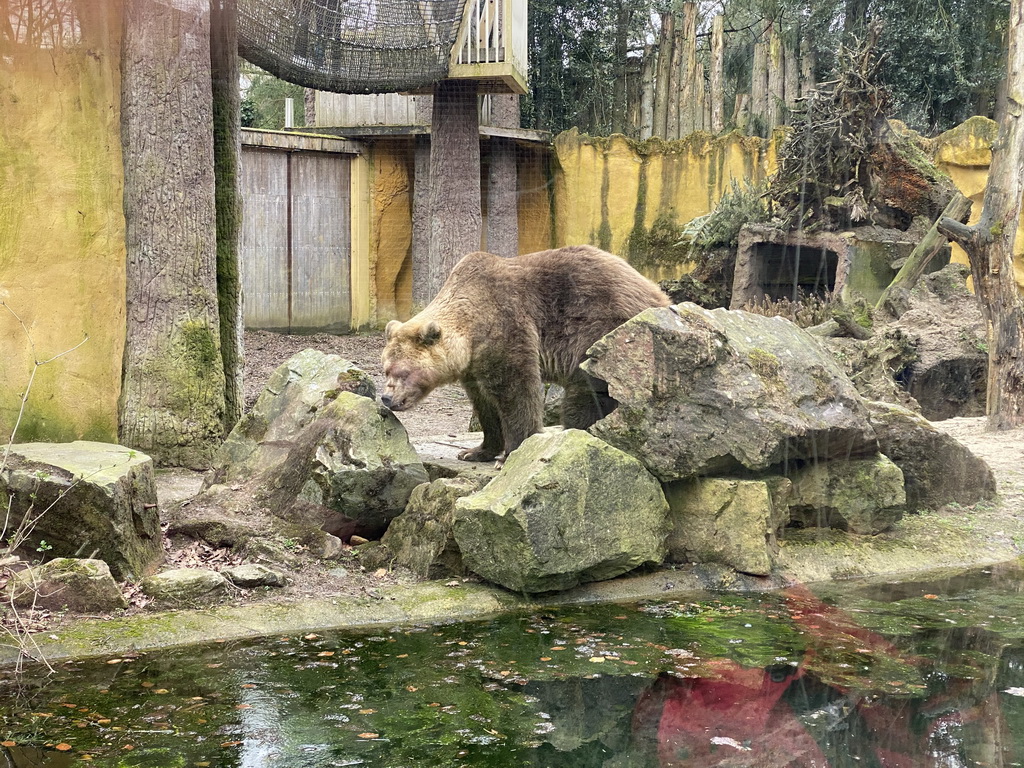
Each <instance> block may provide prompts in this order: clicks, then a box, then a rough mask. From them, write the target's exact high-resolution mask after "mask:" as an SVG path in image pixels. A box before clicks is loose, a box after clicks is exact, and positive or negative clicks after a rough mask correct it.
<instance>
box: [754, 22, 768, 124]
mask: <svg viewBox="0 0 1024 768" xmlns="http://www.w3.org/2000/svg"><path fill="white" fill-rule="evenodd" d="M767 113H768V45H767V35H766V31H762V33H761V34H760V35H758V38H757V42H756V43H754V61H753V64H751V67H750V121H751V123H752V124H753V126H752V127H754V128H755V129H756V130H758V131H763V129H764V127H765V123H766V121H765V118H766V116H767Z"/></svg>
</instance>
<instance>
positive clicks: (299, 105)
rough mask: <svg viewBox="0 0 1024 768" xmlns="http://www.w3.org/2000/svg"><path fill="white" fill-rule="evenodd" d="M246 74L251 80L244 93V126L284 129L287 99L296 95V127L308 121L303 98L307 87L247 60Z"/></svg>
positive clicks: (293, 101) (244, 68) (243, 68)
mask: <svg viewBox="0 0 1024 768" xmlns="http://www.w3.org/2000/svg"><path fill="white" fill-rule="evenodd" d="M242 74H243V76H244V77H245V78H247V79H248V81H249V87H248V88H246V89H245V90H244V94H243V96H242V104H241V110H242V126H243V127H244V128H263V129H266V130H271V131H280V130H281V129H282V128H284V126H285V115H284V108H285V99H289V98H290V99H292V104H293V105H294V106H293V109H294V112H293V117H294V120H295V123H294V124H295V127H296V128H301V127H304V126H305V125H306V117H305V111H304V110H303V99H304V96H305V89H304V88H303V87H302V86H301V85H295V84H294V83H289V82H286V81H284V80H280V79H278V78H276V77H274V76H273V75H271V74H270V73H268V72H264V71H263V70H262V69H260V68H259V67H256V66H254V65H252V64H248V63H245V64H243V67H242Z"/></svg>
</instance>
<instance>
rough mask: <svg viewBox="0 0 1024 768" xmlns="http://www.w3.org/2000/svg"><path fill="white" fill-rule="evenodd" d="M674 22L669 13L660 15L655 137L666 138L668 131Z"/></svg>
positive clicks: (655, 94) (655, 78)
mask: <svg viewBox="0 0 1024 768" xmlns="http://www.w3.org/2000/svg"><path fill="white" fill-rule="evenodd" d="M675 26H676V20H675V17H674V16H673V15H672V14H671V13H663V14H661V34H660V35H659V36H658V69H657V73H656V74H655V76H654V125H653V127H652V131H653V134H654V135H655V136H661V137H667V135H668V134H667V129H668V101H669V94H668V81H669V71H670V69H671V67H672V42H673V38H674V37H675Z"/></svg>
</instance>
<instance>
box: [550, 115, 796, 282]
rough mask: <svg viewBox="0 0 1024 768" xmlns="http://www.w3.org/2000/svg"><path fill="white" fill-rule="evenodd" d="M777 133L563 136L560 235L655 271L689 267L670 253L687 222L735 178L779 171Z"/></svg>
mask: <svg viewBox="0 0 1024 768" xmlns="http://www.w3.org/2000/svg"><path fill="white" fill-rule="evenodd" d="M776 141H777V139H771V140H768V139H760V138H756V137H749V136H744V135H742V134H740V133H736V132H734V133H729V134H726V135H725V136H720V137H717V138H715V137H713V136H711V134H708V133H703V132H702V133H695V134H693V135H691V136H688V137H687V138H685V139H680V140H678V141H663V140H661V139H657V138H655V139H648V140H647V141H644V142H636V141H633V140H631V139H627V138H626V137H625V136H621V135H618V134H617V135H614V136H611V137H609V138H597V137H592V136H586V135H582V134H580V133H579V132H578V131H576V130H575V129H573V130H571V131H568V132H566V133H562V134H560V135H559V136H557V137H556V138H555V141H554V154H555V161H556V164H555V172H554V177H555V216H554V219H555V223H554V226H555V232H554V236H555V242H556V244H558V245H573V244H578V243H590V244H592V245H596V246H599V247H601V248H604V249H606V250H608V251H611V252H612V253H618V254H620V255H622V256H625V257H627V258H629V260H630V261H631V262H633V263H634V265H635V266H637V268H639V269H641V271H643V272H644V273H645V274H647V275H649V276H650V277H652V278H663V277H675V276H678V275H679V274H681V273H682V272H685V271H687V270H688V269H689V265H687V264H684V263H680V262H679V260H678V255H677V254H676V253H670V251H671V250H672V249H671V247H670V246H671V243H673V242H676V241H678V239H679V235H680V233H681V230H682V227H683V226H684V225H685V224H687V223H688V222H689V221H690V220H691V219H694V218H696V217H698V216H703V215H704V214H706V213H709V212H710V211H711V210H712V209H713V208H714V207H715V205H716V204H717V203H718V201H719V200H720V199H721V197H722V195H723V194H724V193H725V192H727V191H728V190H729V189H730V186H731V184H732V182H733V180H738V181H740V182H742V183H746V184H749V183H754V184H756V183H758V182H760V181H762V180H764V179H765V178H766V176H767V175H768V174H769V173H771V172H772V171H773V170H774V166H775V147H776Z"/></svg>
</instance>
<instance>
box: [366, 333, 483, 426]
mask: <svg viewBox="0 0 1024 768" xmlns="http://www.w3.org/2000/svg"><path fill="white" fill-rule="evenodd" d="M384 338H385V339H386V340H387V344H386V345H385V347H384V353H383V355H381V362H382V363H383V366H384V376H385V377H386V379H387V380H386V382H385V384H384V393H383V394H382V395H381V398H380V400H381V402H382V403H384V405H386V406H387V407H388V408H390V409H391V410H393V411H405V410H408V409H409V408H412V407H413V406H414V405H416V404H417V403H418V402H420V401H421V400H422V399H423V398H425V397H426V396H427V395H429V394H430V393H431V392H432V391H433V390H434V389H436V388H437V387H440V386H443V385H445V384H453V383H455V382H457V381H458V380H459V379H460V378H461V376H462V373H463V371H464V370H465V362H464V360H465V357H464V356H463V355H462V354H460V347H461V346H462V345H461V344H459V343H458V342H457V335H455V334H451V333H447V332H445V331H443V330H442V328H441V325H440V324H439V323H438V322H437V321H436V320H419V319H418V318H415V317H414V318H413V319H412V320H410V321H409V322H407V323H400V322H399V321H398V320H392V321H391V322H390V323H388V324H387V328H386V329H385V331H384Z"/></svg>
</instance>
